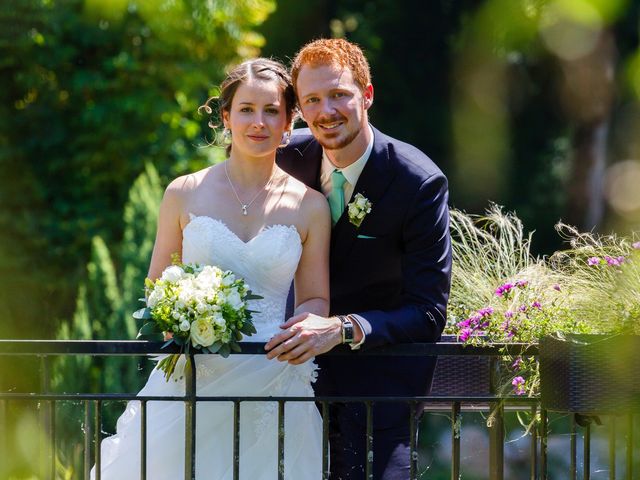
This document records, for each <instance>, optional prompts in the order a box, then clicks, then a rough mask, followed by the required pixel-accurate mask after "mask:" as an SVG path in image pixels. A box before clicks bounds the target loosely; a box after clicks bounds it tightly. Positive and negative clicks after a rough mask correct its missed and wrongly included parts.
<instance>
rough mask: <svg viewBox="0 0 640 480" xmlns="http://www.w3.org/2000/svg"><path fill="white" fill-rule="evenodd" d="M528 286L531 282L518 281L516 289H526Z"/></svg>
mask: <svg viewBox="0 0 640 480" xmlns="http://www.w3.org/2000/svg"><path fill="white" fill-rule="evenodd" d="M527 285H529V281H528V280H518V281H517V282H516V287H518V288H524V287H526V286H527Z"/></svg>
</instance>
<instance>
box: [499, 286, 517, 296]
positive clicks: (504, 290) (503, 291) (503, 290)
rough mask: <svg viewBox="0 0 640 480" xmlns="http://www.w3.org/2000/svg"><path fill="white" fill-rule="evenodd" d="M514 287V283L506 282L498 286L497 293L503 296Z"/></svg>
mask: <svg viewBox="0 0 640 480" xmlns="http://www.w3.org/2000/svg"><path fill="white" fill-rule="evenodd" d="M512 288H513V283H504V284H502V285H500V286H499V287H498V288H496V295H497V296H499V297H502V296H503V295H507V294H508V293H509V292H510V291H511V289H512Z"/></svg>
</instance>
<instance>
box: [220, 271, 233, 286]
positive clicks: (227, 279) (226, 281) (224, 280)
mask: <svg viewBox="0 0 640 480" xmlns="http://www.w3.org/2000/svg"><path fill="white" fill-rule="evenodd" d="M235 281H236V276H235V275H234V274H233V273H228V274H227V275H225V276H224V277H222V285H224V286H225V287H228V286H229V285H231V284H232V283H233V282H235Z"/></svg>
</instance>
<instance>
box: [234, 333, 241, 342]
mask: <svg viewBox="0 0 640 480" xmlns="http://www.w3.org/2000/svg"><path fill="white" fill-rule="evenodd" d="M233 335H234V336H235V337H236V340H238V341H240V340H242V332H239V331H237V330H236V331H235V332H234V333H233Z"/></svg>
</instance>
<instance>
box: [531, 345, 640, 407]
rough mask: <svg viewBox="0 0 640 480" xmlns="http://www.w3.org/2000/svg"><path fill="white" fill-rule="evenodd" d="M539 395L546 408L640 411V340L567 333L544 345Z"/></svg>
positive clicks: (541, 353)
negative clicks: (565, 338) (565, 335)
mask: <svg viewBox="0 0 640 480" xmlns="http://www.w3.org/2000/svg"><path fill="white" fill-rule="evenodd" d="M539 361H540V396H541V402H542V407H543V408H546V409H547V410H554V411H562V412H576V413H583V414H597V413H601V414H606V413H609V414H620V413H628V412H640V336H637V335H617V336H607V335H569V336H568V337H567V340H566V341H562V340H557V339H555V338H551V337H545V338H543V339H542V340H541V341H540V356H539Z"/></svg>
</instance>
